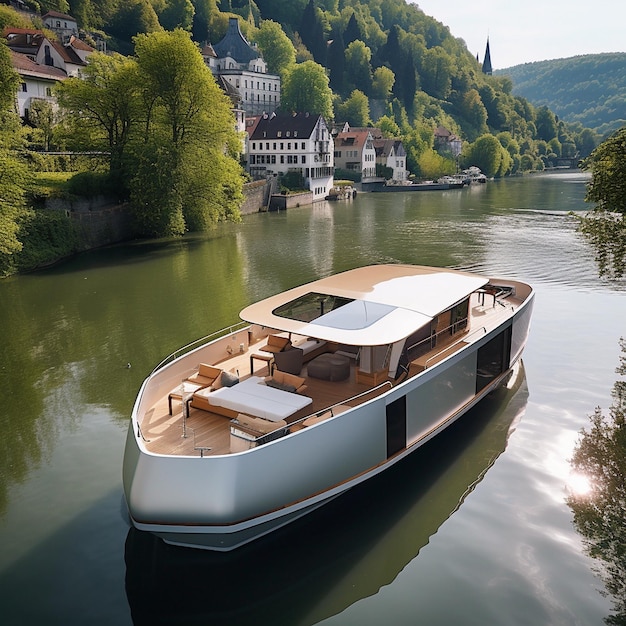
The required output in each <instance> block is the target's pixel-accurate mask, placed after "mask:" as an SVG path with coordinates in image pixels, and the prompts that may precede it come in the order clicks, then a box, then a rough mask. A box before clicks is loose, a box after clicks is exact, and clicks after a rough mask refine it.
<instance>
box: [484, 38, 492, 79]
mask: <svg viewBox="0 0 626 626" xmlns="http://www.w3.org/2000/svg"><path fill="white" fill-rule="evenodd" d="M492 73H493V70H492V68H491V52H490V51H489V37H487V48H486V49H485V60H484V61H483V74H487V75H488V76H491V74H492Z"/></svg>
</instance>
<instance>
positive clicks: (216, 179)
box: [130, 29, 242, 236]
mask: <svg viewBox="0 0 626 626" xmlns="http://www.w3.org/2000/svg"><path fill="white" fill-rule="evenodd" d="M135 50H136V53H137V67H138V75H139V85H140V89H141V92H142V102H143V103H144V106H145V110H144V115H145V126H144V131H143V137H142V140H141V142H140V143H137V144H135V145H134V155H135V159H136V163H137V167H136V170H135V176H134V177H133V179H132V181H131V184H130V187H131V200H132V204H133V207H134V210H135V215H136V217H137V219H138V221H139V223H140V225H141V227H142V228H143V232H144V233H145V234H148V235H152V236H162V235H180V234H182V233H183V232H185V230H188V229H191V230H203V229H206V228H208V227H210V226H211V225H212V224H214V223H215V222H217V221H218V220H222V219H237V218H238V216H239V209H238V207H239V205H240V203H241V200H242V193H241V186H242V178H241V172H240V167H239V164H238V161H237V160H236V158H235V157H236V155H237V154H238V152H239V150H240V148H241V143H240V138H239V137H238V136H237V134H236V132H235V130H234V123H233V118H232V113H231V111H230V107H231V103H230V100H229V99H228V98H227V97H226V95H224V93H223V92H222V91H221V89H220V88H219V87H218V85H217V83H216V82H215V79H214V78H213V75H212V74H211V71H210V70H209V69H208V68H207V66H206V65H205V63H204V61H203V59H202V55H201V54H200V51H199V49H198V48H197V46H196V45H195V44H194V43H193V42H192V41H191V38H190V36H189V34H188V33H187V32H185V31H183V30H181V29H177V30H175V31H173V32H158V33H151V34H150V35H139V36H137V37H136V38H135Z"/></svg>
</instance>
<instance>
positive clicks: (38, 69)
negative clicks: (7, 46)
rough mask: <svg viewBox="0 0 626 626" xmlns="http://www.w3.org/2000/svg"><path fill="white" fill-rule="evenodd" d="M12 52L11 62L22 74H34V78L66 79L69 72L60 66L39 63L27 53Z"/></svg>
mask: <svg viewBox="0 0 626 626" xmlns="http://www.w3.org/2000/svg"><path fill="white" fill-rule="evenodd" d="M10 52H11V64H12V65H13V67H14V68H15V70H16V71H17V73H18V74H20V75H21V76H32V77H34V78H47V79H49V80H65V79H66V78H67V74H66V73H65V72H64V71H63V70H60V69H59V68H58V67H52V66H50V65H39V63H35V61H33V60H32V59H30V58H29V57H27V56H26V55H25V54H20V53H19V52H13V50H11V51H10Z"/></svg>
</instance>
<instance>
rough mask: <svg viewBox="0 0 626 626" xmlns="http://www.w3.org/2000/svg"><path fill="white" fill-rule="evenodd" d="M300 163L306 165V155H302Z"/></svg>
mask: <svg viewBox="0 0 626 626" xmlns="http://www.w3.org/2000/svg"><path fill="white" fill-rule="evenodd" d="M302 163H306V155H304V154H303V155H302Z"/></svg>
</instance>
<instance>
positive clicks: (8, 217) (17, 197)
mask: <svg viewBox="0 0 626 626" xmlns="http://www.w3.org/2000/svg"><path fill="white" fill-rule="evenodd" d="M19 83H20V77H19V75H18V74H17V72H16V71H15V70H14V69H13V67H12V65H11V55H10V53H9V49H8V48H7V47H6V45H5V44H4V43H0V275H4V274H6V273H7V272H8V270H9V268H10V266H11V260H12V255H13V254H14V253H15V252H18V251H19V250H21V248H22V244H21V242H20V241H19V239H18V232H19V221H20V218H21V216H22V215H23V212H24V194H25V190H26V188H27V185H28V182H29V174H28V168H27V166H26V164H25V163H24V162H23V161H22V160H21V159H20V158H19V156H18V153H17V150H16V149H17V148H20V147H22V133H21V125H20V120H19V117H18V116H17V114H16V113H15V112H14V109H15V94H16V91H17V86H18V85H19Z"/></svg>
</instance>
